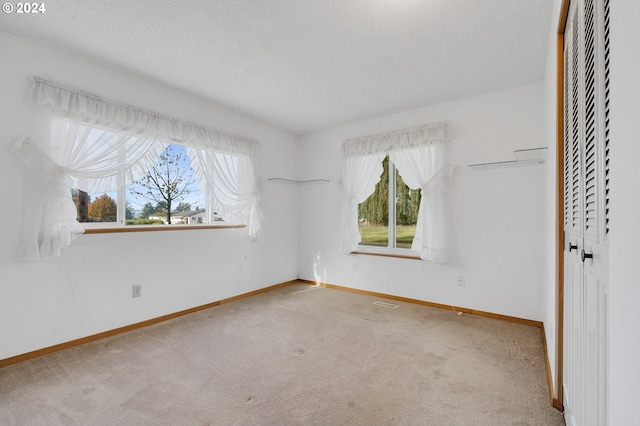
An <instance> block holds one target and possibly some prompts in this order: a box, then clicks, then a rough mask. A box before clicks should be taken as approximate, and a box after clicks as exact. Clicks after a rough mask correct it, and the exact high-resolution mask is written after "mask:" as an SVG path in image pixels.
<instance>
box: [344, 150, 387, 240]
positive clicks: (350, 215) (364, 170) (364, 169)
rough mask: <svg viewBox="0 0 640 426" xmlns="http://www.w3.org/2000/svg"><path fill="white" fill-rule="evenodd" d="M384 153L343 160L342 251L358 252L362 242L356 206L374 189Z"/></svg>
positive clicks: (380, 171) (350, 157)
mask: <svg viewBox="0 0 640 426" xmlns="http://www.w3.org/2000/svg"><path fill="white" fill-rule="evenodd" d="M385 156H386V153H384V152H379V153H373V154H365V155H356V156H349V157H346V158H345V167H344V178H343V189H344V194H345V207H344V225H343V226H344V251H345V252H346V253H351V252H354V251H357V250H358V244H360V241H361V240H362V238H361V236H360V230H359V229H358V204H360V203H362V202H364V201H365V200H366V199H367V198H369V196H370V195H371V194H373V192H374V191H375V189H376V184H377V183H378V182H379V181H380V176H381V175H382V172H383V170H384V168H383V167H382V160H384V157H385Z"/></svg>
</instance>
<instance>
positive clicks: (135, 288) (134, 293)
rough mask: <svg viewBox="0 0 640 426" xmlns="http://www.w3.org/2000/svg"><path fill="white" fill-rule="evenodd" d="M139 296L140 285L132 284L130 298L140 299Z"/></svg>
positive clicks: (140, 293)
mask: <svg viewBox="0 0 640 426" xmlns="http://www.w3.org/2000/svg"><path fill="white" fill-rule="evenodd" d="M140 296H142V285H141V284H134V285H133V286H132V287H131V297H140Z"/></svg>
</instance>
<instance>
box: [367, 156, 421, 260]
mask: <svg viewBox="0 0 640 426" xmlns="http://www.w3.org/2000/svg"><path fill="white" fill-rule="evenodd" d="M382 165H383V172H382V176H381V178H380V181H379V182H378V183H377V184H376V189H375V191H374V192H373V194H371V196H370V197H369V198H367V199H366V200H365V201H364V202H363V203H360V204H359V205H358V228H359V230H360V236H361V238H362V241H361V242H360V245H361V246H374V247H387V248H389V249H395V248H399V249H410V248H411V243H412V242H413V238H414V236H415V234H416V224H417V222H418V211H419V208H420V189H410V188H409V187H408V186H407V184H406V183H404V181H403V180H402V177H401V176H400V173H399V172H398V170H397V169H396V167H395V165H394V164H393V163H392V162H391V161H389V156H386V157H385V158H384V160H383V162H382ZM389 206H391V208H389Z"/></svg>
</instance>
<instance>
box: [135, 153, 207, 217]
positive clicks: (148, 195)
mask: <svg viewBox="0 0 640 426" xmlns="http://www.w3.org/2000/svg"><path fill="white" fill-rule="evenodd" d="M194 183H195V171H194V170H193V169H192V168H191V166H190V164H189V159H188V157H187V155H186V152H185V151H184V148H181V147H177V146H175V145H169V146H168V147H167V149H166V150H165V151H164V152H163V153H162V154H160V157H159V158H158V162H157V163H156V165H155V166H154V167H153V168H152V169H151V170H149V171H148V172H147V174H146V175H145V176H143V177H142V178H140V179H138V180H136V181H134V182H133V185H131V186H129V191H130V192H131V194H133V195H135V196H138V197H141V198H143V199H145V200H147V201H148V202H151V203H155V204H156V206H161V209H162V214H163V215H166V220H167V224H169V225H170V224H171V214H172V207H173V205H174V202H182V201H184V199H185V197H186V196H187V195H189V194H191V192H192V189H191V188H192V186H193V184H194Z"/></svg>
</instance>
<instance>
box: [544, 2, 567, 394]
mask: <svg viewBox="0 0 640 426" xmlns="http://www.w3.org/2000/svg"><path fill="white" fill-rule="evenodd" d="M561 3H562V0H555V1H554V5H553V14H552V18H551V25H550V29H549V43H548V47H547V62H546V68H545V78H544V107H545V108H544V112H545V116H544V120H545V135H544V138H545V145H546V146H548V147H549V156H548V157H547V161H548V163H549V166H548V167H547V174H546V180H545V198H546V200H547V202H546V205H545V206H546V208H545V212H544V218H545V227H544V248H545V251H544V265H545V269H544V271H545V273H544V280H543V282H542V315H543V317H542V318H543V322H544V329H545V335H546V338H547V350H548V357H549V368H550V369H551V375H552V377H553V384H554V392H555V393H556V396H557V393H558V389H557V388H556V387H557V386H556V383H557V377H558V372H557V368H558V359H557V354H556V352H557V348H558V345H557V339H558V333H557V331H558V330H557V327H558V321H557V318H556V307H557V303H556V298H557V282H556V271H557V265H556V249H555V247H556V222H557V220H556V218H557V214H556V209H557V205H556V185H557V175H556V168H555V164H556V161H557V155H556V148H557V140H556V96H557V92H556V78H557V71H558V70H557V59H556V53H557V52H556V49H557V48H556V41H557V31H558V20H559V17H560V7H561Z"/></svg>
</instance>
